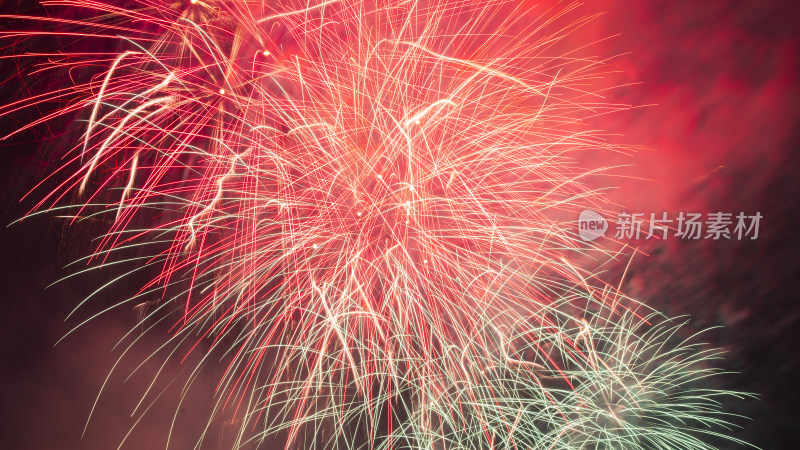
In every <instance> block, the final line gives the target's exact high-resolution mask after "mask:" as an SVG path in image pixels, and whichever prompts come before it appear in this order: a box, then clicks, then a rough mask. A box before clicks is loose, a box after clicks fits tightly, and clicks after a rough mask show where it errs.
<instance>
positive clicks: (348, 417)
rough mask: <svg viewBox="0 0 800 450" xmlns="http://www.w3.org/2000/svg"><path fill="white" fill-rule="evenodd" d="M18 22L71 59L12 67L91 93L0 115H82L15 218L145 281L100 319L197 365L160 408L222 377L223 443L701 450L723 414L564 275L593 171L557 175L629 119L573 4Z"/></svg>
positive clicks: (671, 351) (680, 356)
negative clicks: (44, 216) (59, 227)
mask: <svg viewBox="0 0 800 450" xmlns="http://www.w3.org/2000/svg"><path fill="white" fill-rule="evenodd" d="M42 4H43V5H45V6H46V7H48V8H50V9H51V10H52V11H54V13H53V15H52V16H51V17H36V18H33V17H17V19H20V20H22V21H33V22H36V21H39V22H41V23H43V24H46V25H47V28H46V29H45V30H37V31H18V32H4V34H3V37H4V38H15V39H16V38H31V39H34V38H40V37H42V36H52V37H57V38H58V39H61V40H63V41H64V42H68V43H69V44H68V45H67V44H65V48H64V49H62V50H60V51H57V52H53V53H49V54H47V53H36V54H23V55H18V56H17V57H18V58H20V59H23V58H26V57H33V58H37V59H38V60H40V61H47V62H43V63H42V64H41V65H39V66H36V67H35V68H34V69H33V70H32V71H31V75H32V76H33V75H36V74H39V73H46V72H47V71H51V70H66V71H67V73H69V74H73V73H75V74H80V73H82V74H84V75H76V76H77V77H78V79H79V78H80V77H81V76H83V77H87V76H86V75H85V74H87V73H88V74H91V75H90V76H88V77H87V78H86V80H85V81H75V80H76V79H74V78H73V79H71V80H65V81H64V82H63V84H62V85H60V86H59V87H58V88H56V89H52V90H50V91H49V92H46V93H43V94H41V95H31V96H30V97H28V98H26V99H24V100H22V101H20V102H18V103H14V104H10V105H6V106H4V107H3V108H2V109H0V114H9V113H12V112H14V111H16V110H18V109H21V108H34V107H37V106H39V107H44V106H46V105H52V104H59V107H58V108H57V109H54V110H53V112H52V113H46V114H43V115H42V116H41V117H40V118H39V119H38V120H34V121H31V122H30V123H28V124H26V125H23V126H21V127H20V128H19V130H18V131H23V130H25V129H28V128H31V127H36V126H42V125H43V124H47V123H51V122H53V121H55V120H56V119H58V118H59V117H61V116H64V117H75V118H77V119H78V120H79V121H80V126H81V129H82V132H81V133H82V134H81V136H80V138H79V139H75V140H74V141H72V142H71V148H69V149H68V150H67V151H65V152H64V156H63V166H62V167H61V169H59V170H57V171H55V173H54V174H53V175H52V177H51V178H50V179H48V180H47V182H45V183H43V185H47V184H48V183H50V184H52V183H57V184H58V186H57V187H56V188H55V189H53V190H48V191H47V193H45V194H43V195H41V197H42V200H41V202H39V203H38V204H37V205H36V206H35V208H34V209H33V210H32V211H31V214H30V215H35V214H40V213H45V212H46V213H55V214H56V215H59V216H62V217H63V216H67V217H69V219H70V220H71V221H73V223H77V222H79V221H82V220H88V219H100V220H102V221H103V223H106V224H108V228H107V230H106V232H105V234H103V235H102V236H101V237H100V238H99V239H98V241H97V242H98V243H97V245H96V247H95V250H94V252H93V254H92V255H90V256H89V257H87V258H86V259H85V260H82V261H81V263H82V264H83V265H84V266H83V267H81V268H80V269H78V270H77V272H78V273H83V272H87V271H89V272H91V271H95V270H101V269H103V268H105V267H108V266H109V265H116V264H121V265H125V266H126V267H130V269H129V270H128V271H127V272H126V274H125V275H129V276H134V275H136V274H137V273H138V272H146V273H151V272H152V271H155V273H156V275H155V276H154V277H152V278H151V279H149V280H148V281H147V282H146V283H144V284H143V285H142V286H141V287H140V289H139V291H138V292H137V293H136V294H135V295H133V296H131V297H129V298H126V299H124V300H122V301H119V302H116V303H115V304H114V306H113V307H115V308H130V309H134V310H135V311H136V312H137V313H138V314H139V317H140V326H137V327H136V329H134V330H132V331H131V332H130V333H129V334H128V335H126V336H125V338H124V339H123V341H122V342H121V343H120V344H121V348H128V349H130V348H131V346H133V345H134V344H136V342H137V341H138V340H139V339H141V336H143V335H145V334H146V333H144V331H148V330H150V329H152V328H155V324H158V323H160V322H162V321H169V322H170V325H171V326H170V328H169V333H168V334H167V335H166V337H165V338H164V342H163V345H161V346H160V347H159V348H158V349H157V350H156V351H155V352H154V353H153V354H152V355H150V356H149V357H148V358H147V360H150V359H157V358H160V359H161V360H163V361H171V360H177V361H180V362H181V363H185V362H186V361H188V360H189V359H190V358H191V357H192V355H195V356H197V355H198V354H199V356H198V358H199V362H197V363H193V364H195V365H194V366H192V367H191V368H190V369H189V370H190V372H191V374H190V375H189V376H188V377H187V380H186V381H185V384H184V385H182V386H178V389H181V402H182V401H183V399H184V398H185V397H186V396H187V395H189V394H188V392H190V389H189V388H190V387H191V386H192V384H193V382H194V381H195V380H196V378H197V374H198V373H199V372H200V371H201V370H202V369H203V368H204V367H205V366H207V365H210V364H221V365H222V367H223V369H222V376H221V377H220V379H219V383H218V384H217V386H216V387H215V389H214V390H213V392H206V393H204V394H205V395H209V396H213V397H214V399H215V406H214V410H213V413H212V415H211V419H210V420H209V424H211V423H212V422H213V421H214V420H226V421H228V422H227V423H234V424H236V427H237V430H238V431H237V433H238V434H237V440H236V444H235V446H236V447H237V448H238V447H239V446H244V445H248V444H250V443H254V442H255V443H257V442H259V441H261V440H264V439H266V438H267V437H269V436H273V435H276V434H280V435H281V436H282V437H283V438H285V439H284V445H285V447H286V448H316V447H326V448H339V447H342V448H411V447H413V448H436V449H440V448H442V449H444V448H448V449H449V448H475V449H479V448H480V449H483V448H542V449H555V448H564V449H566V448H584V447H586V448H598V447H603V448H630V449H638V448H642V449H644V448H654V447H662V448H685V449H700V448H713V447H712V446H711V445H710V444H707V443H706V442H704V441H703V439H702V437H703V435H705V434H717V433H719V432H718V431H716V430H717V428H718V427H720V426H723V425H724V424H725V420H724V419H725V417H724V414H723V413H721V412H719V411H718V409H719V407H718V406H717V405H718V404H717V398H718V397H720V396H725V395H729V393H727V392H723V391H713V390H708V389H700V388H696V387H695V386H694V385H693V384H692V383H688V382H687V381H692V382H694V381H695V380H698V379H700V378H703V377H705V376H707V375H709V374H711V373H714V372H715V371H714V370H712V369H709V368H707V367H706V366H705V363H706V361H707V360H708V359H711V357H713V356H714V355H715V353H714V352H703V351H700V350H698V349H696V348H695V347H694V344H692V343H691V342H682V343H681V342H678V343H675V342H673V341H672V335H673V333H674V332H675V331H676V327H675V326H674V325H670V324H658V323H659V322H663V321H664V319H663V318H659V317H656V316H655V315H653V314H652V313H651V311H649V310H648V309H647V308H646V307H644V306H642V305H640V304H639V303H637V302H636V301H634V300H633V299H630V298H627V297H626V296H625V295H624V294H623V293H621V292H620V291H619V289H618V288H617V286H616V285H612V284H609V283H606V282H604V281H603V279H602V278H601V277H600V274H599V273H595V272H593V271H590V270H588V269H586V268H585V267H586V264H585V262H586V261H587V260H590V259H592V258H595V259H599V260H602V259H604V258H610V257H611V255H610V253H609V252H607V251H605V250H603V249H602V247H600V246H599V245H597V246H592V245H590V244H587V243H584V242H582V241H581V240H579V239H578V237H577V235H576V230H575V226H574V221H573V218H574V217H576V216H577V214H578V213H579V212H580V211H581V210H583V209H585V208H587V207H592V208H594V209H598V210H601V211H602V210H603V208H605V205H607V203H606V202H605V200H604V199H603V196H602V193H603V192H602V190H598V189H595V188H590V187H588V186H589V184H587V182H588V181H589V180H590V179H591V180H595V182H596V179H597V177H599V176H600V175H604V174H605V172H607V169H606V168H604V167H584V166H583V165H582V164H580V163H579V161H581V160H583V159H585V158H586V157H585V156H584V155H587V154H589V155H591V157H590V158H588V159H591V160H597V159H602V158H603V155H605V154H608V153H614V154H630V153H632V152H633V151H634V150H635V148H634V147H623V146H620V145H616V144H613V145H612V144H611V143H609V142H608V141H607V140H606V136H605V135H604V133H603V132H601V131H599V130H596V129H594V128H593V127H592V121H593V119H596V118H597V117H599V116H602V115H606V114H608V113H613V112H615V111H620V110H624V109H627V108H629V107H628V106H626V105H617V104H609V103H607V101H605V100H604V98H603V95H602V94H603V91H604V89H605V88H603V87H601V84H600V81H599V80H601V79H602V78H603V77H604V76H605V75H606V72H607V71H608V69H607V67H606V63H607V60H605V59H603V58H596V57H591V56H589V54H590V53H591V52H589V54H587V51H588V50H587V48H590V46H589V45H586V46H582V47H577V48H576V47H574V46H573V42H572V40H571V39H572V35H573V34H574V33H575V32H576V31H578V30H579V29H581V27H583V26H584V25H585V24H586V23H588V22H589V21H590V20H591V17H581V16H579V15H578V16H576V13H575V9H576V8H577V4H571V3H564V4H557V5H555V6H552V7H550V8H534V7H533V6H534V5H532V4H529V3H528V2H517V1H494V0H490V1H450V0H432V1H426V2H418V1H406V2H382V1H375V2H373V1H350V0H342V1H337V0H330V1H320V2H300V1H287V2H263V1H201V0H197V1H195V0H192V1H191V2H161V1H158V0H138V1H135V2H130V4H125V5H124V6H119V5H118V4H117V3H116V2H111V1H108V2H106V1H102V0H98V1H90V2H87V1H69V0H63V1H62V0H58V1H44V2H42ZM75 10H78V11H79V12H77V13H75ZM65 11H66V12H65ZM67 12H69V13H67ZM59 13H62V15H59ZM75 14H77V16H79V17H78V18H66V17H72V16H73V15H75ZM87 39H88V40H89V41H90V42H105V41H106V40H110V41H112V42H113V41H116V42H117V44H115V45H114V47H115V48H114V49H113V50H110V51H106V48H108V47H109V46H111V45H110V44H103V45H101V46H99V50H96V49H88V47H87V45H86V44H85V42H86V40H87ZM584 44H590V43H584ZM601 179H602V180H603V182H604V183H608V180H609V179H613V178H611V177H606V178H601ZM40 191H44V189H43V188H41V189H39V191H36V190H34V192H40ZM75 199H78V200H77V201H76V200H75ZM72 267H79V266H78V265H73V266H72ZM122 277H123V276H121V277H118V278H113V279H109V280H106V281H105V282H103V283H102V286H101V287H100V289H98V291H96V292H95V293H93V294H91V295H90V296H89V297H88V298H87V299H86V300H85V301H84V302H82V303H81V304H80V305H79V306H78V307H77V308H76V310H77V309H80V308H81V307H83V306H85V305H87V304H88V303H89V300H91V299H92V297H95V296H97V295H104V293H105V291H104V289H105V288H108V287H110V286H114V284H115V283H116V282H117V281H118V280H119V279H121V278H122ZM102 312H104V311H101V312H98V314H95V315H93V316H92V318H94V317H96V316H97V315H100V314H101V313H102ZM84 324H85V322H84V323H81V324H80V325H78V326H84ZM654 324H656V325H654ZM125 353H127V350H126V351H124V352H123V355H122V356H125ZM164 364H166V362H165V363H164ZM162 369H163V366H162ZM158 372H159V373H160V372H161V371H160V370H159V371H158ZM155 378H157V376H156V377H155ZM152 387H153V385H151V386H150V387H148V389H147V390H146V391H145V392H144V393H143V396H142V401H141V402H140V404H139V405H138V406H137V407H136V409H135V411H134V415H135V416H136V417H141V416H142V415H144V414H145V413H147V411H148V410H149V409H150V406H148V405H151V402H152V401H154V399H156V398H158V397H159V396H160V395H161V394H159V393H158V392H155V390H154V389H152ZM191 392H193V394H192V395H198V394H197V390H193V391H191ZM199 395H203V394H202V393H201V394H199ZM176 414H177V413H176ZM220 417H222V419H219V418H220ZM209 426H210V425H209ZM281 433H282V434H281ZM126 437H127V435H126V436H121V437H120V439H121V440H122V441H124V440H125V438H126ZM204 437H205V433H199V434H198V436H197V441H198V442H199V443H202V441H203V439H204ZM167 445H169V443H167Z"/></svg>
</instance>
